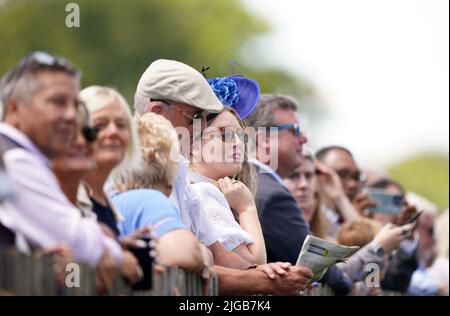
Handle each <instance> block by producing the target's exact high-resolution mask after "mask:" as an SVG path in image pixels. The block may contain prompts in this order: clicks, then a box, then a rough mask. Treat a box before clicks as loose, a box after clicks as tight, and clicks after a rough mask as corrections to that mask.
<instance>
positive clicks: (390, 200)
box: [368, 189, 403, 215]
mask: <svg viewBox="0 0 450 316" xmlns="http://www.w3.org/2000/svg"><path fill="white" fill-rule="evenodd" d="M368 191H369V194H370V197H371V198H372V199H374V200H375V201H376V202H377V206H376V207H370V208H369V211H371V212H381V213H386V214H389V215H398V214H399V213H400V211H401V209H402V205H403V196H402V195H400V194H392V193H389V192H388V191H385V190H381V189H368Z"/></svg>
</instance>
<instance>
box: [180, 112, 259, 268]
mask: <svg viewBox="0 0 450 316" xmlns="http://www.w3.org/2000/svg"><path fill="white" fill-rule="evenodd" d="M207 121H208V122H207V123H208V126H207V127H206V128H205V130H204V131H203V136H202V139H201V140H197V141H198V142H199V143H198V145H201V148H194V149H193V150H192V153H193V157H192V158H193V162H192V163H191V172H190V175H189V178H190V181H191V182H192V183H193V187H194V190H195V192H196V193H197V194H198V196H199V198H200V199H202V200H203V201H204V205H205V206H206V207H205V209H206V212H207V213H208V217H209V219H210V221H211V223H212V224H213V225H214V227H215V229H216V231H217V233H218V235H219V241H220V242H221V243H222V245H223V246H224V247H225V248H227V249H228V250H230V251H234V252H236V253H238V254H239V255H241V256H242V257H243V258H244V259H246V260H247V261H249V262H251V263H254V264H263V263H266V248H265V244H264V238H263V235H262V230H261V226H260V223H259V219H258V212H257V210H256V205H255V202H254V196H253V194H252V191H253V193H254V187H255V180H254V176H253V175H254V171H253V166H252V165H251V164H250V163H249V162H248V159H247V151H246V145H245V142H244V137H245V133H244V129H245V128H244V125H243V122H242V120H241V119H240V118H239V116H238V114H237V113H236V112H235V111H234V110H233V109H230V108H225V109H224V111H223V112H221V113H219V114H215V115H214V114H213V115H210V116H208V117H207ZM194 147H195V146H194ZM239 180H240V181H239Z"/></svg>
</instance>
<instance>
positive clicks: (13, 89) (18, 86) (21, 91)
mask: <svg viewBox="0 0 450 316" xmlns="http://www.w3.org/2000/svg"><path fill="white" fill-rule="evenodd" d="M5 79H6V76H4V77H3V78H2V80H1V81H0V104H1V109H0V115H1V116H0V117H1V120H3V119H4V118H5V115H6V107H7V105H8V100H9V99H10V98H15V99H17V100H19V101H21V102H24V103H28V102H29V100H30V96H32V95H33V94H34V93H35V92H36V90H37V89H38V88H39V85H38V83H37V81H36V79H35V76H31V75H29V74H26V75H24V76H22V77H21V78H19V79H18V80H17V81H9V82H7V81H6V80H5Z"/></svg>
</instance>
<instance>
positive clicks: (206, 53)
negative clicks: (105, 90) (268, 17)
mask: <svg viewBox="0 0 450 316" xmlns="http://www.w3.org/2000/svg"><path fill="white" fill-rule="evenodd" d="M70 2H72V1H57V0H40V1H38V0H33V1H30V0H14V1H6V2H5V1H3V2H2V1H1V0H0V43H1V44H0V45H1V49H0V73H4V72H5V71H6V70H7V69H9V68H10V67H11V66H12V65H13V64H14V63H15V62H17V61H18V60H19V59H20V58H21V57H23V56H25V55H26V54H27V53H28V52H29V51H33V50H45V51H49V52H50V53H53V54H56V55H61V56H64V57H66V58H67V59H69V60H71V61H72V62H74V63H75V64H76V65H78V66H79V67H80V68H81V69H82V70H83V86H86V85H91V84H101V85H108V86H113V87H115V88H117V89H119V91H120V92H121V93H122V94H124V96H125V97H126V98H127V99H128V100H129V101H132V97H133V93H134V90H135V88H136V84H137V81H138V80H139V77H140V75H141V74H142V72H143V71H144V70H145V68H146V67H147V66H148V65H149V64H150V63H151V62H152V61H153V60H155V59H158V58H167V59H176V60H180V61H182V62H185V63H187V64H189V65H191V66H193V67H194V68H196V69H199V70H200V69H201V67H202V66H210V67H211V70H210V71H208V73H207V75H208V76H209V77H212V76H224V75H228V74H231V73H232V69H233V67H232V65H231V63H232V62H236V63H237V66H236V67H235V72H239V73H244V74H246V75H247V76H249V77H253V78H254V79H256V80H258V81H260V82H261V86H262V90H263V91H266V92H269V91H270V92H274V91H280V92H284V93H290V94H293V95H295V96H297V97H300V98H303V97H305V98H306V97H308V96H309V95H313V94H314V91H313V89H312V87H311V86H310V85H309V84H307V83H306V82H304V81H301V80H297V79H296V78H295V77H294V76H293V75H291V74H289V73H286V72H284V71H280V70H278V69H268V68H266V69H264V68H261V69H248V68H247V67H245V65H243V64H242V63H240V55H241V47H242V46H243V44H244V43H245V42H246V41H247V40H248V39H250V38H251V37H252V36H255V35H259V34H262V33H264V32H266V31H268V25H267V24H266V23H265V22H264V21H262V20H261V19H259V18H258V17H255V16H252V15H250V14H249V13H248V12H247V11H245V10H244V8H243V7H242V5H241V3H240V2H239V1H237V0H214V1H211V0H189V1H183V0H151V1H149V0H130V1H123V0H95V1H93V0H77V1H75V2H76V3H78V4H79V7H80V27H79V28H68V27H66V26H65V19H66V16H67V14H68V12H66V11H65V6H66V4H67V3H70ZM2 3H3V4H2ZM254 53H255V54H257V53H258V52H256V51H255V52H254Z"/></svg>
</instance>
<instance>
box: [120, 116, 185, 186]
mask: <svg viewBox="0 0 450 316" xmlns="http://www.w3.org/2000/svg"><path fill="white" fill-rule="evenodd" d="M134 122H135V125H136V127H137V131H138V135H139V140H140V150H139V156H138V159H136V161H135V162H134V163H133V164H131V165H129V166H127V168H126V169H125V168H124V169H123V170H121V172H120V173H117V174H115V175H114V177H113V186H114V188H115V189H116V190H117V191H119V192H123V191H128V190H132V189H141V188H153V189H157V190H161V191H165V189H167V188H168V187H171V186H172V182H173V180H174V178H175V175H176V172H177V167H178V159H179V142H178V135H177V133H176V131H175V129H174V128H173V126H172V124H171V123H170V122H169V121H168V120H167V119H165V118H164V117H163V116H161V115H159V114H155V113H151V112H149V113H146V114H144V115H143V116H139V115H138V114H137V115H136V117H135V120H134Z"/></svg>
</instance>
